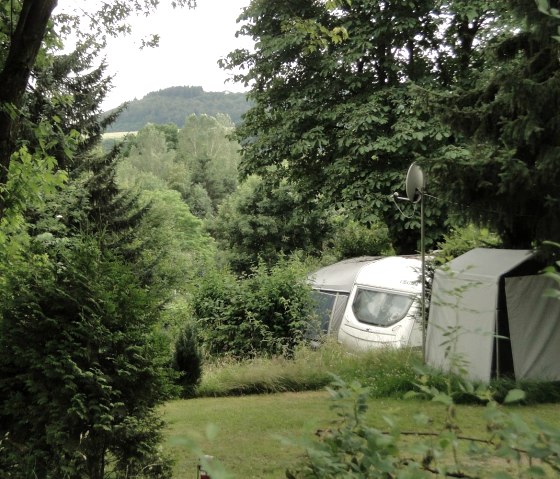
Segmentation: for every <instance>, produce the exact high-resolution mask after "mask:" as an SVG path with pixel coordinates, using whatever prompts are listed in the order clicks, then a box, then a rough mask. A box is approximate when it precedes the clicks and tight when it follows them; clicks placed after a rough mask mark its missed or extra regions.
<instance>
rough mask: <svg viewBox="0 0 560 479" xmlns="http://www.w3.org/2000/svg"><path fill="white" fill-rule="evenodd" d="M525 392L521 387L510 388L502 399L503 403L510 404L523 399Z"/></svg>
mask: <svg viewBox="0 0 560 479" xmlns="http://www.w3.org/2000/svg"><path fill="white" fill-rule="evenodd" d="M525 397H526V394H525V391H523V390H521V389H512V390H510V391H508V393H507V395H506V397H505V399H504V403H506V404H511V403H514V402H519V401H523V399H525Z"/></svg>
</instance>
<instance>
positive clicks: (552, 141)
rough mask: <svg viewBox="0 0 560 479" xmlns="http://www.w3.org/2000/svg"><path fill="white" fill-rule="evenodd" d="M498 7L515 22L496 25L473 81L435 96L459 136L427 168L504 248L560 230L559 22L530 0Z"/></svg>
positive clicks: (526, 244) (524, 244)
mask: <svg viewBox="0 0 560 479" xmlns="http://www.w3.org/2000/svg"><path fill="white" fill-rule="evenodd" d="M541 3H542V2H541ZM497 6H498V7H499V8H498V11H497V15H498V16H499V17H502V18H503V17H507V15H509V13H511V14H512V15H513V17H514V19H515V20H514V22H513V23H510V25H514V26H515V27H516V28H510V29H509V30H508V31H507V33H506V32H504V31H498V32H494V34H493V36H494V40H493V42H492V45H491V46H489V47H488V48H486V49H485V50H484V51H483V57H482V58H483V60H484V63H483V65H482V66H480V68H477V69H473V71H472V72H471V74H470V81H469V82H468V83H465V84H461V85H458V86H457V87H456V88H454V89H453V90H452V92H451V95H444V96H443V97H440V99H439V100H438V99H437V98H436V97H434V98H433V100H434V103H439V105H440V112H441V115H442V117H443V118H445V119H446V121H448V122H449V124H450V125H451V127H452V128H453V130H454V131H455V132H456V135H457V140H458V141H457V143H455V144H453V145H449V146H448V147H446V148H444V149H442V151H441V157H440V158H439V159H438V160H437V161H435V162H434V166H433V168H432V174H433V177H434V178H435V179H436V181H438V182H440V184H442V185H450V184H452V185H453V188H452V189H449V188H444V187H442V188H441V191H442V195H446V192H445V190H447V191H448V192H452V199H451V200H452V201H454V202H457V203H460V204H462V205H465V206H464V207H463V208H462V210H461V213H462V214H463V215H464V216H465V217H467V218H469V219H471V220H473V221H476V222H477V223H478V224H482V225H490V226H491V227H492V228H493V229H495V230H496V231H498V233H499V234H500V236H501V238H502V240H503V242H504V246H505V247H513V248H528V247H531V245H532V244H533V242H534V241H536V242H538V243H540V242H542V241H543V240H557V239H558V238H559V237H560V224H559V223H558V214H557V211H558V194H557V191H556V190H557V184H558V180H559V179H558V171H559V168H558V158H559V156H558V151H559V144H558V137H559V133H560V132H559V131H558V125H559V121H558V111H559V109H558V105H557V102H558V97H559V95H558V92H559V91H560V83H559V79H560V62H559V60H558V51H559V48H560V45H559V44H558V42H557V41H556V40H555V39H554V38H553V36H554V33H555V32H556V30H557V28H558V25H559V21H558V19H556V18H553V17H549V16H545V15H543V14H541V13H540V12H539V11H538V10H537V8H536V6H535V2H533V1H530V0H527V1H525V0H523V1H517V0H515V1H513V0H512V1H508V2H504V3H503V4H499V3H498V4H497ZM506 12H507V13H506ZM467 205H468V207H467Z"/></svg>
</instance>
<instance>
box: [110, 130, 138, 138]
mask: <svg viewBox="0 0 560 479" xmlns="http://www.w3.org/2000/svg"><path fill="white" fill-rule="evenodd" d="M136 133H138V132H137V131H112V132H105V133H103V139H104V140H121V139H122V138H124V137H125V136H126V135H129V134H130V135H136Z"/></svg>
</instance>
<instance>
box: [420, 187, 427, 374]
mask: <svg viewBox="0 0 560 479" xmlns="http://www.w3.org/2000/svg"><path fill="white" fill-rule="evenodd" d="M425 249H426V248H425V246H424V191H421V192H420V254H421V255H422V358H423V360H424V363H425V362H426V257H425V256H426V253H425Z"/></svg>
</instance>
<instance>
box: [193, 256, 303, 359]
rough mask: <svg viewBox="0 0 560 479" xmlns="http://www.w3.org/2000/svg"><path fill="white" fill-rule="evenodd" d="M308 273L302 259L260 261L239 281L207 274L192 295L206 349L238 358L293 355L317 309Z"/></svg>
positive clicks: (224, 273)
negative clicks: (269, 264) (274, 262)
mask: <svg viewBox="0 0 560 479" xmlns="http://www.w3.org/2000/svg"><path fill="white" fill-rule="evenodd" d="M305 277H306V275H305V268H304V267H303V266H302V264H301V263H300V262H299V261H298V260H291V261H287V260H281V261H280V262H279V263H278V264H277V265H276V266H274V267H272V268H268V267H266V266H264V265H260V266H258V267H257V268H255V269H254V270H253V271H252V273H251V274H250V275H248V276H244V277H242V278H239V279H238V278H235V277H234V276H233V275H232V274H231V273H230V272H228V271H211V272H208V273H207V274H206V275H205V276H204V278H202V280H201V282H200V284H199V288H198V290H197V291H196V292H195V293H194V297H193V315H194V320H195V321H196V322H197V324H198V331H199V332H200V335H201V339H202V343H203V345H204V348H205V351H206V352H207V353H209V354H210V355H214V356H223V355H227V356H231V357H235V358H251V357H256V356H259V355H267V356H273V355H287V356H289V355H291V354H292V353H293V351H294V348H295V347H296V345H297V344H298V343H299V342H300V341H301V339H302V338H303V334H304V333H305V331H306V329H307V327H308V323H309V318H310V317H311V315H312V312H313V303H312V300H311V296H310V288H309V287H308V286H307V285H306V284H305Z"/></svg>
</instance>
